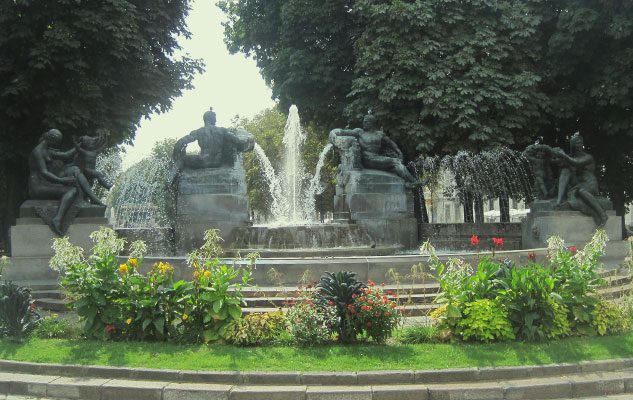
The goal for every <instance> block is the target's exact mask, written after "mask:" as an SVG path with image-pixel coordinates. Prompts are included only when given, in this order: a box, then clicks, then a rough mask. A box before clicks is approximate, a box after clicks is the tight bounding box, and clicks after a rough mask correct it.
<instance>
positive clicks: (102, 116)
mask: <svg viewBox="0 0 633 400" xmlns="http://www.w3.org/2000/svg"><path fill="white" fill-rule="evenodd" d="M189 3H190V1H189V0H169V1H167V0H110V1H88V0H55V1H37V0H5V1H2V2H0V82H2V87H1V88H0V175H1V174H7V176H6V178H7V179H8V180H9V183H8V191H9V195H8V196H7V197H6V198H8V206H9V209H15V207H17V205H19V203H20V202H21V201H22V200H23V197H22V196H23V195H24V193H25V190H26V159H27V157H28V154H29V152H30V151H31V149H32V148H33V147H34V146H35V145H36V144H37V142H38V139H39V137H40V135H41V134H42V133H43V132H44V131H45V130H48V129H50V128H52V127H55V128H58V129H60V130H61V131H62V132H63V133H64V135H65V139H66V146H69V145H70V143H71V142H70V137H71V136H72V135H84V134H91V133H95V132H97V133H104V134H108V135H109V142H110V144H115V143H120V142H122V141H124V140H125V141H128V142H131V141H132V139H133V137H134V133H135V130H136V128H137V126H138V123H139V121H140V119H141V117H143V116H147V115H148V114H150V113H152V112H164V111H166V110H168V109H169V108H170V106H171V103H172V100H173V99H174V98H175V97H177V96H179V95H180V94H181V93H182V90H183V89H186V88H189V87H190V83H191V79H192V77H193V75H194V74H195V73H196V72H198V71H201V69H202V68H201V64H200V62H198V61H197V60H193V59H190V58H188V57H187V56H182V57H178V56H176V55H175V52H176V51H178V50H179V49H180V47H179V45H178V42H177V39H178V37H179V36H185V37H186V36H188V35H189V33H188V31H187V29H186V25H185V17H186V16H187V13H188V10H189Z"/></svg>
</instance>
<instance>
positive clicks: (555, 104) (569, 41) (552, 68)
mask: <svg viewBox="0 0 633 400" xmlns="http://www.w3.org/2000/svg"><path fill="white" fill-rule="evenodd" d="M555 5H556V6H555V7H554V8H546V12H547V13H549V15H550V17H549V18H548V19H547V20H545V23H544V24H543V25H542V26H541V30H542V31H543V32H546V33H549V34H548V35H547V36H546V39H547V43H546V45H545V52H544V53H545V54H544V55H543V59H542V62H541V63H540V64H539V65H540V66H541V68H543V69H544V73H543V76H545V77H546V80H545V82H544V86H545V88H546V91H547V93H548V96H549V98H550V99H551V104H552V106H551V114H550V115H549V118H548V123H547V124H546V126H545V127H544V128H543V129H544V133H545V134H544V136H545V137H546V138H549V140H551V141H552V142H554V143H557V144H560V145H565V146H566V145H567V136H568V135H569V134H571V133H572V132H574V131H577V130H579V131H580V132H581V133H582V134H583V136H584V138H585V145H586V147H587V148H588V149H589V152H591V153H592V154H593V155H594V156H595V158H596V162H597V164H598V165H601V166H602V167H603V168H599V170H598V171H599V173H601V174H602V179H601V183H602V184H604V190H605V192H607V193H608V194H609V195H610V197H611V199H612V200H613V201H614V204H615V206H616V211H617V212H618V215H622V216H624V205H625V204H626V203H628V202H630V201H632V200H633V179H631V177H632V176H633V150H632V149H633V74H632V73H631V71H633V3H631V2H630V1H609V2H605V1H600V0H559V1H556V2H555Z"/></svg>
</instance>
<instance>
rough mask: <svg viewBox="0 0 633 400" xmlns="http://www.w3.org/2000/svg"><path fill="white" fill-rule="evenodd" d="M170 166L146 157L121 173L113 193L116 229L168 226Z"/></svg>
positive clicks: (168, 163)
mask: <svg viewBox="0 0 633 400" xmlns="http://www.w3.org/2000/svg"><path fill="white" fill-rule="evenodd" d="M170 171H171V163H170V162H164V161H161V160H159V159H157V158H155V157H148V158H145V159H143V160H141V161H139V162H138V163H136V164H134V165H133V166H131V167H130V168H128V169H127V170H126V171H125V172H123V173H122V174H121V175H120V176H119V179H118V182H117V183H116V185H115V187H114V189H113V191H112V192H113V193H112V210H113V213H114V215H113V221H112V223H113V225H114V226H115V227H116V228H154V227H162V226H168V225H169V211H170V206H171V204H172V202H171V196H170V191H169V172H170Z"/></svg>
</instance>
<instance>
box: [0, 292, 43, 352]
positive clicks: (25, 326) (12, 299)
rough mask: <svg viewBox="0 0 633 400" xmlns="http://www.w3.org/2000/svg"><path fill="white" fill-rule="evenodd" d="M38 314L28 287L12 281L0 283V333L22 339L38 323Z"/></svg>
mask: <svg viewBox="0 0 633 400" xmlns="http://www.w3.org/2000/svg"><path fill="white" fill-rule="evenodd" d="M39 320H40V315H39V314H38V313H37V312H36V311H35V303H34V302H33V298H32V297H31V291H30V290H29V289H28V288H25V287H21V286H17V285H15V284H14V283H12V282H7V281H3V282H2V283H0V334H1V335H2V336H8V337H10V338H12V339H15V340H22V339H24V338H25V337H26V336H27V335H28V334H29V333H30V332H31V331H32V330H33V329H34V328H35V327H36V326H37V324H38V323H39Z"/></svg>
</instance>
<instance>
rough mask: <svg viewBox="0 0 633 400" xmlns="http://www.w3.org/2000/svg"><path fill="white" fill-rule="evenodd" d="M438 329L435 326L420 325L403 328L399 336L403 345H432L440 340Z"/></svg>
mask: <svg viewBox="0 0 633 400" xmlns="http://www.w3.org/2000/svg"><path fill="white" fill-rule="evenodd" d="M437 336H438V328H437V327H435V326H433V325H420V326H411V327H407V328H403V329H402V330H401V331H400V332H399V334H398V335H397V338H398V341H399V342H400V343H402V344H420V343H432V342H436V341H437V340H438V338H437Z"/></svg>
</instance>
